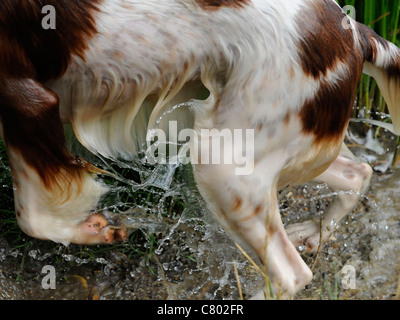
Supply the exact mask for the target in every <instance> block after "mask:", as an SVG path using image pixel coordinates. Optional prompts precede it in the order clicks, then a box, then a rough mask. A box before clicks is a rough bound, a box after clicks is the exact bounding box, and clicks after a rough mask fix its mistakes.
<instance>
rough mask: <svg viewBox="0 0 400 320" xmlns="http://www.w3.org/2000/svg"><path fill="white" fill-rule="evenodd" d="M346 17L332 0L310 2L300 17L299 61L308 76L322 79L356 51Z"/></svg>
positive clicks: (298, 18) (298, 20) (298, 21)
mask: <svg viewBox="0 0 400 320" xmlns="http://www.w3.org/2000/svg"><path fill="white" fill-rule="evenodd" d="M343 18H344V13H343V12H342V11H341V10H340V8H339V7H338V6H337V5H336V4H335V3H334V2H333V1H331V0H318V1H312V2H310V3H309V4H308V8H307V9H306V10H304V11H303V12H302V13H300V14H299V16H298V17H297V19H296V20H297V24H298V31H299V34H300V40H299V43H298V48H299V62H300V65H301V66H302V68H303V71H304V72H305V73H306V74H308V75H311V76H313V77H314V78H317V79H318V78H319V77H320V76H321V75H322V76H324V75H326V74H327V72H328V71H329V70H330V69H333V68H334V67H335V66H336V65H337V63H338V62H340V61H346V60H347V58H348V56H349V54H351V53H352V51H353V50H354V38H353V34H352V30H350V29H349V30H346V29H344V28H343V26H342V20H343Z"/></svg>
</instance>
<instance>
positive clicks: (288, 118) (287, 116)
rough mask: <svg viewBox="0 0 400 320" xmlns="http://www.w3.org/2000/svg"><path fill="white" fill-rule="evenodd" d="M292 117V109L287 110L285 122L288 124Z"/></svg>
mask: <svg viewBox="0 0 400 320" xmlns="http://www.w3.org/2000/svg"><path fill="white" fill-rule="evenodd" d="M290 118H291V114H290V111H288V112H286V115H285V118H284V119H283V122H284V123H285V125H286V126H288V125H289V123H290Z"/></svg>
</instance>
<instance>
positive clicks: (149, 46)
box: [0, 0, 400, 294]
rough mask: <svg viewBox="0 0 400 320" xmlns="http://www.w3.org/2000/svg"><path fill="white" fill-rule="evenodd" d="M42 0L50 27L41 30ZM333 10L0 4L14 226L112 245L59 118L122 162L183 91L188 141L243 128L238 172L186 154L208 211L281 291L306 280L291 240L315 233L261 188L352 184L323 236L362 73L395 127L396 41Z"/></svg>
mask: <svg viewBox="0 0 400 320" xmlns="http://www.w3.org/2000/svg"><path fill="white" fill-rule="evenodd" d="M46 5H50V6H53V8H54V9H55V12H56V28H55V29H53V28H49V29H44V28H43V27H42V22H43V21H42V20H43V18H44V15H43V13H42V9H43V8H44V7H45V6H46ZM346 19H348V18H346V16H345V14H344V13H343V11H342V10H341V9H340V7H339V6H338V5H337V4H336V3H335V2H334V1H333V0H230V1H228V0H162V1H160V0H2V1H0V35H1V38H0V118H1V133H2V137H3V140H4V142H5V144H6V147H7V152H8V156H9V160H10V164H11V169H12V173H13V181H14V188H15V209H16V214H17V218H18V222H19V225H20V227H21V229H22V230H23V231H24V232H26V233H27V234H29V235H31V236H33V237H36V238H40V239H49V240H53V241H56V242H61V243H65V244H67V243H82V244H91V243H110V242H113V241H120V240H124V239H125V238H126V231H125V230H123V229H121V228H119V227H118V226H113V225H108V222H107V220H106V219H105V218H104V217H102V215H101V214H98V213H97V214H93V212H94V209H95V208H96V205H97V204H98V202H99V200H100V198H101V197H102V195H103V194H104V193H105V192H106V191H107V188H106V186H105V185H104V184H103V183H102V182H101V180H100V179H99V178H98V177H97V173H99V170H98V169H97V168H95V167H94V166H92V165H91V164H90V163H88V162H86V161H84V160H83V159H80V158H76V157H74V156H73V155H72V154H71V152H70V151H69V150H68V148H67V147H66V142H65V135H64V131H63V123H64V122H69V123H71V124H72V125H73V128H74V131H75V134H76V136H77V137H78V139H79V140H80V142H81V143H82V144H83V145H84V146H85V147H86V148H87V149H89V150H90V151H92V152H93V153H96V154H100V155H102V156H104V157H108V158H111V159H118V158H122V159H124V160H130V159H133V158H134V157H135V155H136V153H137V150H138V145H139V144H140V143H139V140H143V137H144V136H146V131H147V130H150V129H152V128H153V127H154V124H155V122H156V119H157V117H158V115H159V114H160V113H161V112H162V111H163V110H164V111H165V110H167V109H168V108H171V107H173V106H175V105H178V104H180V103H184V102H187V101H189V100H190V105H191V112H192V114H193V120H194V130H196V132H197V133H198V136H199V137H200V139H208V138H207V137H202V136H201V132H202V131H201V130H202V129H218V130H224V129H231V130H234V129H252V130H254V133H255V136H254V145H253V149H252V153H253V155H254V170H253V172H252V173H251V174H249V175H237V174H236V173H235V169H237V167H238V164H235V163H233V164H221V165H218V164H204V163H201V161H200V162H198V164H196V165H194V174H195V178H196V182H197V184H198V188H199V190H200V193H201V194H202V196H203V197H204V199H205V200H206V201H207V203H208V205H209V208H210V210H212V211H213V212H214V213H215V215H216V216H217V217H218V218H219V219H220V221H221V222H223V223H224V224H226V225H227V226H228V228H229V229H230V230H231V231H232V232H234V233H236V234H237V235H239V236H240V237H242V238H243V239H244V240H245V241H246V242H247V243H248V244H249V245H250V246H251V247H252V248H253V249H254V250H255V251H256V252H257V254H258V255H259V257H260V259H261V261H263V263H264V264H265V266H266V270H267V271H268V274H269V276H270V277H271V278H272V280H273V283H274V284H275V286H276V287H281V288H282V289H283V290H284V291H287V292H288V293H289V294H294V293H295V292H297V291H298V290H300V289H301V288H303V287H304V286H305V285H306V284H307V283H308V282H309V281H310V280H311V278H312V273H311V271H310V269H309V268H308V267H307V265H306V264H305V263H304V261H303V260H302V259H301V257H300V255H299V253H298V252H297V251H296V245H299V244H305V245H306V246H307V247H308V248H309V250H315V248H316V246H317V244H318V241H319V239H320V230H319V226H317V225H315V224H314V223H312V222H309V223H304V224H301V225H294V226H289V227H288V228H287V230H286V231H285V229H284V226H283V224H282V221H281V218H280V214H279V210H278V202H277V191H278V190H279V189H280V188H282V187H285V186H288V185H294V184H300V183H303V182H307V181H309V180H311V179H317V180H319V181H324V182H326V183H328V185H329V186H330V187H332V188H333V189H334V190H345V191H353V192H349V193H346V192H345V193H342V194H341V195H340V196H339V197H338V198H337V199H336V200H335V201H334V203H333V204H332V205H331V207H330V208H329V209H328V212H327V213H326V215H325V218H324V224H323V225H324V230H323V235H322V239H323V240H326V239H327V238H329V237H330V235H331V233H332V230H333V228H334V226H335V225H336V224H337V223H338V222H339V221H340V219H341V218H342V217H343V216H344V215H345V214H346V213H348V212H349V211H350V210H351V209H352V208H353V206H354V205H355V204H356V202H357V200H358V198H359V195H360V194H361V193H362V192H364V191H365V189H366V188H367V186H368V182H369V179H370V177H371V173H372V171H371V168H370V167H369V166H368V165H366V164H362V163H359V162H358V161H357V159H355V157H354V156H352V154H351V153H350V152H349V151H348V150H346V149H345V148H344V147H342V143H343V139H344V135H345V131H346V128H347V126H348V123H349V119H350V112H351V108H352V106H353V101H354V97H355V92H356V88H357V84H358V82H359V80H360V77H361V74H362V72H363V70H364V72H366V73H368V74H370V75H372V76H373V77H375V78H376V80H377V81H378V84H379V86H380V88H381V90H382V92H383V94H384V96H385V99H386V101H387V103H388V106H389V110H390V113H391V115H392V119H393V125H394V131H395V132H396V133H400V111H399V110H400V50H399V49H398V48H397V47H396V46H394V45H393V44H391V43H389V42H387V41H385V40H384V39H382V38H381V37H379V36H378V35H377V34H376V33H375V32H374V31H372V30H371V29H369V28H367V27H365V26H363V25H361V24H359V23H357V22H355V21H353V20H350V19H349V20H346ZM344 20H345V21H344ZM205 89H206V91H207V90H208V91H207V92H208V93H209V96H208V98H207V99H205V100H204V99H203V100H202V99H201V94H200V92H203V91H204V90H205ZM186 117H189V116H185V115H184V116H183V117H181V119H183V120H182V121H183V122H185V121H186V120H185V119H186ZM181 125H182V124H181ZM341 149H342V154H341V155H339V153H340V151H341ZM221 152H223V151H221Z"/></svg>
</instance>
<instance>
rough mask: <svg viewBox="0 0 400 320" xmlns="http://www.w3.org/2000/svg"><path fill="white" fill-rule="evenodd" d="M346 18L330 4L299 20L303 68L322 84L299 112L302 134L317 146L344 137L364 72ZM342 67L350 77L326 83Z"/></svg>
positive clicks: (324, 1)
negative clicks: (344, 67)
mask: <svg viewBox="0 0 400 320" xmlns="http://www.w3.org/2000/svg"><path fill="white" fill-rule="evenodd" d="M343 18H344V14H343V12H342V11H341V10H340V8H339V7H338V6H337V5H336V4H335V3H334V2H333V1H331V0H318V1H313V2H311V3H310V4H309V8H308V9H307V10H305V11H304V12H303V13H302V14H300V16H299V17H298V25H299V32H300V34H301V35H302V37H301V40H300V42H299V45H298V47H299V59H300V60H299V61H300V64H301V66H302V68H303V71H304V72H305V73H306V74H307V75H310V76H312V77H314V78H315V79H318V80H320V84H321V86H320V88H319V90H318V92H317V93H316V94H315V96H314V97H313V98H312V99H309V100H308V101H306V102H305V104H304V105H303V106H302V108H301V110H300V118H301V120H302V123H303V133H304V134H313V135H314V136H315V142H316V143H320V142H322V141H325V142H327V140H332V139H334V140H339V139H341V138H342V137H343V132H344V130H345V129H346V127H347V125H348V122H349V120H350V114H351V109H352V107H353V103H354V97H355V94H356V89H357V84H358V82H359V80H360V78H361V73H362V69H363V62H364V59H363V56H362V53H361V52H360V51H359V50H357V47H356V46H355V44H354V38H353V33H352V32H353V31H352V30H350V29H349V30H346V29H344V28H343V26H342V20H343ZM339 63H342V64H344V65H346V66H347V67H348V73H347V75H346V76H345V77H343V78H341V79H338V80H335V82H334V83H330V82H329V81H327V80H324V78H323V77H324V76H326V75H327V73H328V72H329V71H332V72H335V70H336V68H337V67H338V64H339ZM342 72H343V71H342Z"/></svg>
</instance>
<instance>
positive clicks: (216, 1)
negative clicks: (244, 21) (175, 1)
mask: <svg viewBox="0 0 400 320" xmlns="http://www.w3.org/2000/svg"><path fill="white" fill-rule="evenodd" d="M195 1H196V3H197V4H198V5H199V6H200V7H201V8H202V9H203V10H206V11H215V10H218V9H220V8H222V7H229V8H236V9H241V8H244V7H245V6H247V5H249V4H250V2H251V0H195Z"/></svg>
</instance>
